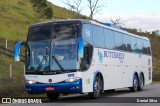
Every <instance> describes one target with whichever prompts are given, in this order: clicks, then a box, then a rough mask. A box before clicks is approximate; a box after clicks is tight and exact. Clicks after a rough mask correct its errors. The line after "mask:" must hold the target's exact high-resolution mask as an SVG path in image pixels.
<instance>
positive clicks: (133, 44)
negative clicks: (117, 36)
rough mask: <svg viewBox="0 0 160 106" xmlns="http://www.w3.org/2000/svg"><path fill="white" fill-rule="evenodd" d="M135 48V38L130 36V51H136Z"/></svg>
mask: <svg viewBox="0 0 160 106" xmlns="http://www.w3.org/2000/svg"><path fill="white" fill-rule="evenodd" d="M136 50H137V39H136V38H135V37H133V36H131V51H132V52H136Z"/></svg>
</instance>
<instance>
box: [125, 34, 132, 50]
mask: <svg viewBox="0 0 160 106" xmlns="http://www.w3.org/2000/svg"><path fill="white" fill-rule="evenodd" d="M123 48H124V50H125V51H131V40H130V37H129V36H128V35H126V34H124V35H123Z"/></svg>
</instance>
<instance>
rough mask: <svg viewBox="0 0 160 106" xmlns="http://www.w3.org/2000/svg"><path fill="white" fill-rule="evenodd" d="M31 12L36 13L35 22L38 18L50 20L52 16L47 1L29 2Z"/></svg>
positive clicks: (34, 0) (36, 0) (32, 0)
mask: <svg viewBox="0 0 160 106" xmlns="http://www.w3.org/2000/svg"><path fill="white" fill-rule="evenodd" d="M31 3H32V6H33V10H34V11H35V12H36V17H37V20H39V18H43V17H44V18H47V19H51V18H52V16H53V10H52V8H51V7H50V6H48V5H47V0H31Z"/></svg>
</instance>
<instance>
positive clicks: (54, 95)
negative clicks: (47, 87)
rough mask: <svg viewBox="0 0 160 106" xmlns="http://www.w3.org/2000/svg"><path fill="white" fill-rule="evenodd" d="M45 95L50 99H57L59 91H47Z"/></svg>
mask: <svg viewBox="0 0 160 106" xmlns="http://www.w3.org/2000/svg"><path fill="white" fill-rule="evenodd" d="M47 97H48V98H49V99H50V100H57V99H58V98H59V93H47Z"/></svg>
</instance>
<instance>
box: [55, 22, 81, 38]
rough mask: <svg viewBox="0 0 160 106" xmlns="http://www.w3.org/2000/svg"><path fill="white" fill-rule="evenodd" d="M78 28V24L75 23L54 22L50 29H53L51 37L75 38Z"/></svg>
mask: <svg viewBox="0 0 160 106" xmlns="http://www.w3.org/2000/svg"><path fill="white" fill-rule="evenodd" d="M79 28H80V24H76V23H68V24H62V23H57V24H54V25H53V29H52V30H53V33H52V38H56V39H57V40H60V39H67V38H76V37H78V35H79V33H80V32H79Z"/></svg>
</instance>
